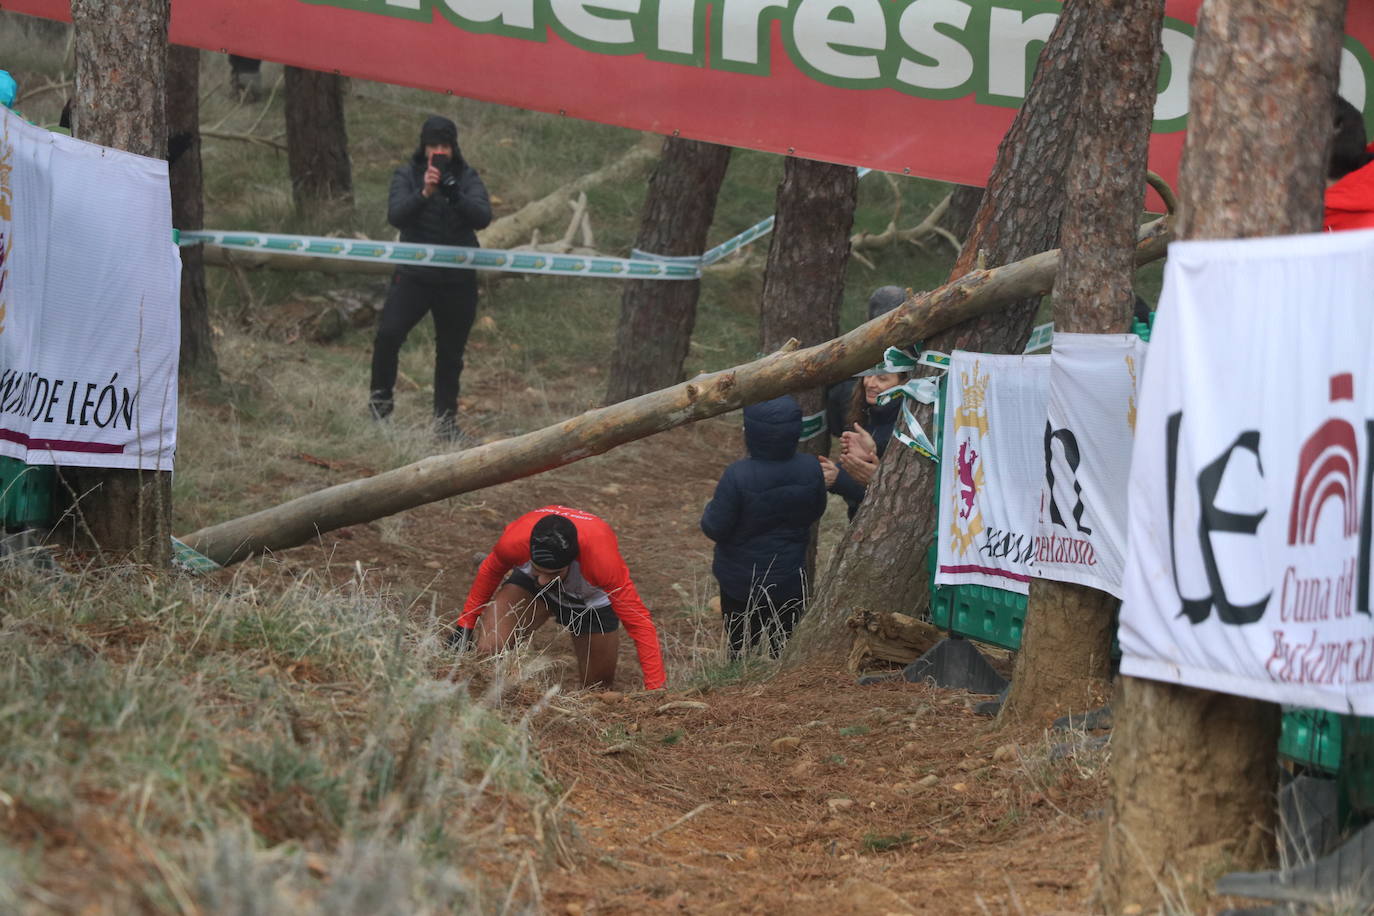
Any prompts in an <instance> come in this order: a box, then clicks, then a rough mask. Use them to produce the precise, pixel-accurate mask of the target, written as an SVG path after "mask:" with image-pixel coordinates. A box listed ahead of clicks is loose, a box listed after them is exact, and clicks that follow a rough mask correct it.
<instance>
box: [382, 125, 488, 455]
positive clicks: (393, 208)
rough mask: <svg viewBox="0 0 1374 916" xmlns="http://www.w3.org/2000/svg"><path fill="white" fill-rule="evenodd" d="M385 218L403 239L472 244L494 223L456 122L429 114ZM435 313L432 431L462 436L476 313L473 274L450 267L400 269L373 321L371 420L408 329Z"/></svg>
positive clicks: (387, 392) (387, 397)
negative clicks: (462, 395) (461, 383)
mask: <svg viewBox="0 0 1374 916" xmlns="http://www.w3.org/2000/svg"><path fill="white" fill-rule="evenodd" d="M386 218H387V221H388V222H390V223H391V225H393V226H395V227H396V228H397V229H399V230H401V241H403V242H417V243H420V244H428V245H465V246H470V247H476V246H477V230H478V229H483V228H485V227H486V226H487V225H488V224H489V223H490V222H491V201H490V200H489V199H488V197H487V189H486V187H485V186H484V185H483V184H482V179H481V178H480V177H478V175H477V170H476V169H474V168H473V167H472V166H470V165H468V164H467V162H465V161H464V160H463V155H462V153H461V152H460V151H459V149H458V127H457V125H455V124H454V123H453V122H452V121H450V120H449V119H448V118H443V117H440V116H438V115H431V116H430V117H429V118H428V119H427V120H426V121H425V123H424V126H423V127H422V128H420V145H419V147H418V148H417V149H416V150H415V153H414V155H412V156H411V157H410V159H409V160H407V161H406V162H405V163H404V164H402V165H401V166H400V167H399V168H398V169H396V173H395V174H394V175H392V177H391V195H390V197H389V199H388V201H387V212H386ZM426 312H429V313H431V314H433V316H434V418H435V432H436V433H437V434H438V435H439V438H440V439H442V440H444V441H450V442H451V441H455V440H457V439H458V438H459V437H460V435H461V434H460V432H459V429H458V423H457V414H458V377H459V375H460V374H461V373H462V371H463V350H464V348H466V347H467V342H468V332H469V331H470V330H472V322H473V319H474V318H475V317H476V316H477V276H476V274H475V273H474V272H473V271H471V270H467V269H457V268H452V267H418V266H416V267H411V266H406V267H397V268H396V272H395V273H394V274H393V275H392V277H391V287H390V289H389V290H388V291H387V296H386V304H385V305H383V306H382V315H381V318H380V319H379V320H378V322H377V337H376V340H375V342H374V343H373V348H372V384H371V386H370V389H371V394H370V396H369V400H368V407H369V409H370V410H371V412H372V416H373V418H375V419H378V420H381V419H383V418H385V417H387V416H388V415H390V413H391V411H392V408H393V401H392V388H393V387H394V386H395V384H396V362H397V357H398V355H399V353H400V350H401V344H403V343H405V339H406V335H408V334H409V333H410V329H411V328H413V327H415V325H416V324H417V323H418V322H419V321H420V319H421V318H423V317H424V316H425V313H426Z"/></svg>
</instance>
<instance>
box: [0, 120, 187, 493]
mask: <svg viewBox="0 0 1374 916" xmlns="http://www.w3.org/2000/svg"><path fill="white" fill-rule="evenodd" d="M0 245H2V246H3V249H2V250H0V455H7V456H9V457H12V458H18V459H19V460H21V461H24V462H26V463H29V464H56V465H75V466H80V467H111V468H134V469H144V470H164V471H169V470H171V469H172V455H173V452H174V450H175V448H176V417H177V354H178V349H179V347H180V344H181V315H180V305H179V301H180V270H181V261H180V258H179V257H178V255H177V250H176V246H175V245H174V244H173V240H172V211H171V197H170V194H169V191H168V185H167V163H166V162H163V161H162V160H160V159H148V158H144V157H142V156H135V155H133V154H131V153H125V152H121V151H119V150H113V149H107V148H104V147H100V146H96V145H94V144H91V143H84V142H82V141H80V140H75V139H72V138H71V137H67V136H63V135H61V134H53V133H50V132H48V131H46V130H43V129H41V128H38V127H34V126H33V125H31V124H28V123H26V122H24V121H23V120H22V119H21V118H19V117H17V116H15V115H14V114H13V113H12V112H10V111H9V110H8V109H3V108H0Z"/></svg>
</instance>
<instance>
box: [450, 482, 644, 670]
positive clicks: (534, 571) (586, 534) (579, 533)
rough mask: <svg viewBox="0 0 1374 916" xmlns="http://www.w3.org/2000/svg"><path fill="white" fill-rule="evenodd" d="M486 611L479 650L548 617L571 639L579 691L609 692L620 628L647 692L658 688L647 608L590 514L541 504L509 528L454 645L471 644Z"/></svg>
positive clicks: (467, 606) (611, 536)
mask: <svg viewBox="0 0 1374 916" xmlns="http://www.w3.org/2000/svg"><path fill="white" fill-rule="evenodd" d="M507 573H509V577H507ZM503 580H504V581H503ZM488 608H491V610H492V614H491V616H489V617H488V618H487V619H486V621H485V622H484V623H483V625H482V628H481V630H480V632H479V633H478V639H477V647H478V649H480V650H481V651H483V652H496V651H498V650H500V649H503V648H506V647H507V646H509V645H510V644H511V643H512V642H513V641H514V640H515V639H516V638H518V637H519V636H522V635H524V634H526V633H529V632H530V631H532V630H535V629H537V628H538V627H540V626H542V625H543V624H544V622H545V621H547V620H549V619H550V618H553V619H555V620H557V621H558V622H559V623H560V624H562V625H563V626H565V627H567V628H568V632H569V633H570V634H571V635H572V646H573V654H574V655H575V656H576V657H577V669H578V674H579V675H580V676H581V682H582V686H584V687H603V688H610V687H612V686H614V684H615V666H616V655H617V652H618V650H619V648H620V633H619V632H617V631H618V629H619V627H620V624H622V623H623V624H625V632H627V633H629V634H630V638H631V639H633V640H634V642H635V650H636V652H637V653H638V654H639V667H640V669H641V670H642V671H643V673H644V687H645V689H648V690H657V689H658V688H660V687H662V686H663V685H664V682H665V680H666V678H665V676H664V673H663V656H662V653H661V652H660V651H659V644H658V631H657V630H656V629H655V628H654V622H653V619H652V618H651V617H650V616H649V609H648V608H646V607H645V606H644V602H643V601H642V600H640V597H639V593H638V592H637V591H636V590H635V584H634V582H633V581H632V580H631V579H630V570H629V569H628V568H627V567H626V566H625V561H624V560H623V559H621V556H620V548H619V546H618V545H617V543H616V539H615V532H614V531H612V530H611V526H610V525H608V524H606V523H605V522H604V521H602V520H601V519H599V518H597V517H596V516H595V515H592V514H591V513H590V512H582V511H580V510H578V509H569V508H568V507H567V506H545V507H544V508H542V509H535V510H534V511H533V512H528V513H526V514H525V515H522V516H521V517H520V518H518V519H516V520H515V521H513V522H511V523H510V524H509V525H507V526H506V530H505V531H504V532H502V534H501V537H500V538H499V539H498V540H497V542H496V546H495V547H493V548H492V551H491V553H489V554H487V558H486V559H485V560H483V561H482V565H481V566H480V567H479V568H478V570H477V579H476V580H475V581H474V582H473V583H472V589H471V591H469V592H468V597H467V601H466V602H465V603H464V605H463V612H462V614H461V615H459V617H458V621H457V624H456V630H455V633H454V640H453V641H455V642H464V643H466V642H470V641H471V639H472V636H473V628H474V627H476V626H477V621H478V619H479V618H480V617H481V616H482V614H483V612H484V611H486V610H487V609H488Z"/></svg>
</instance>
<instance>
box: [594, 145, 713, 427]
mask: <svg viewBox="0 0 1374 916" xmlns="http://www.w3.org/2000/svg"><path fill="white" fill-rule="evenodd" d="M729 163H730V147H728V146H717V145H716V144H714V143H702V142H700V141H698V140H686V139H682V138H679V137H669V138H668V139H667V140H665V141H664V142H663V155H662V157H661V158H660V159H659V161H658V167H657V168H656V169H654V174H653V177H651V178H650V179H649V191H648V194H647V195H646V196H645V198H644V213H643V215H642V216H641V217H640V221H639V234H638V235H637V236H635V247H636V248H638V249H639V250H640V251H645V252H649V253H652V254H663V255H670V256H683V255H700V254H701V253H702V252H703V251H705V250H706V233H707V232H709V231H710V229H711V220H712V219H713V218H714V217H715V213H716V197H717V195H718V194H719V193H720V184H721V182H722V181H723V180H724V179H725V167H726V166H727V165H729ZM700 294H701V281H700V280H681V281H678V282H675V283H669V284H666V285H665V284H663V283H662V282H659V281H655V280H627V281H626V282H625V291H624V293H622V295H621V298H620V324H619V325H617V327H616V343H615V353H613V354H612V356H611V370H610V374H609V375H610V377H609V380H608V382H607V386H606V400H605V403H607V404H614V403H615V402H616V401H623V400H625V399H627V398H633V397H637V396H638V395H641V394H644V393H645V392H649V391H654V390H656V389H659V388H666V387H667V386H669V385H674V384H676V383H677V382H679V381H681V380H682V364H683V362H684V361H685V360H686V359H687V346H688V344H689V343H691V340H692V328H693V327H694V326H695V324H696V319H697V298H698V297H699V296H700Z"/></svg>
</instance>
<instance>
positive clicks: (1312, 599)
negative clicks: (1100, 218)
mask: <svg viewBox="0 0 1374 916" xmlns="http://www.w3.org/2000/svg"><path fill="white" fill-rule="evenodd" d="M1165 270H1166V272H1165V287H1164V295H1163V299H1162V301H1161V303H1160V309H1159V319H1158V321H1157V322H1156V324H1155V328H1154V333H1153V335H1152V339H1151V344H1150V360H1149V366H1148V367H1147V369H1146V371H1145V374H1144V381H1143V386H1142V391H1141V398H1140V411H1139V416H1138V420H1137V425H1136V439H1135V449H1134V454H1133V459H1132V468H1131V485H1130V499H1129V501H1130V539H1129V550H1128V556H1127V562H1126V577H1125V592H1126V594H1125V601H1124V604H1123V606H1122V612H1121V627H1120V633H1119V637H1120V642H1121V649H1122V653H1123V658H1122V663H1121V670H1122V671H1123V672H1124V673H1126V674H1130V675H1134V676H1137V677H1147V678H1152V679H1155V680H1163V681H1171V682H1175V683H1180V684H1187V685H1189V686H1193V687H1200V688H1205V689H1209V690H1218V691H1224V692H1227V693H1233V694H1238V695H1242V696H1250V697H1255V698H1258V699H1264V700H1271V701H1274V702H1280V703H1292V704H1297V705H1303V706H1316V707H1321V708H1325V709H1329V710H1334V711H1353V712H1355V713H1358V714H1360V715H1371V714H1374V618H1372V617H1371V609H1372V608H1371V598H1372V597H1374V596H1371V588H1372V586H1371V576H1370V571H1371V548H1370V540H1371V527H1372V526H1374V511H1371V509H1372V508H1374V506H1372V501H1374V487H1372V486H1371V482H1372V481H1374V308H1371V297H1374V232H1350V233H1337V234H1327V235H1311V236H1294V237H1282V238H1269V239H1251V240H1246V241H1198V242H1186V243H1175V244H1174V245H1172V246H1171V247H1170V250H1169V261H1168V264H1167V266H1166V268H1165Z"/></svg>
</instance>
